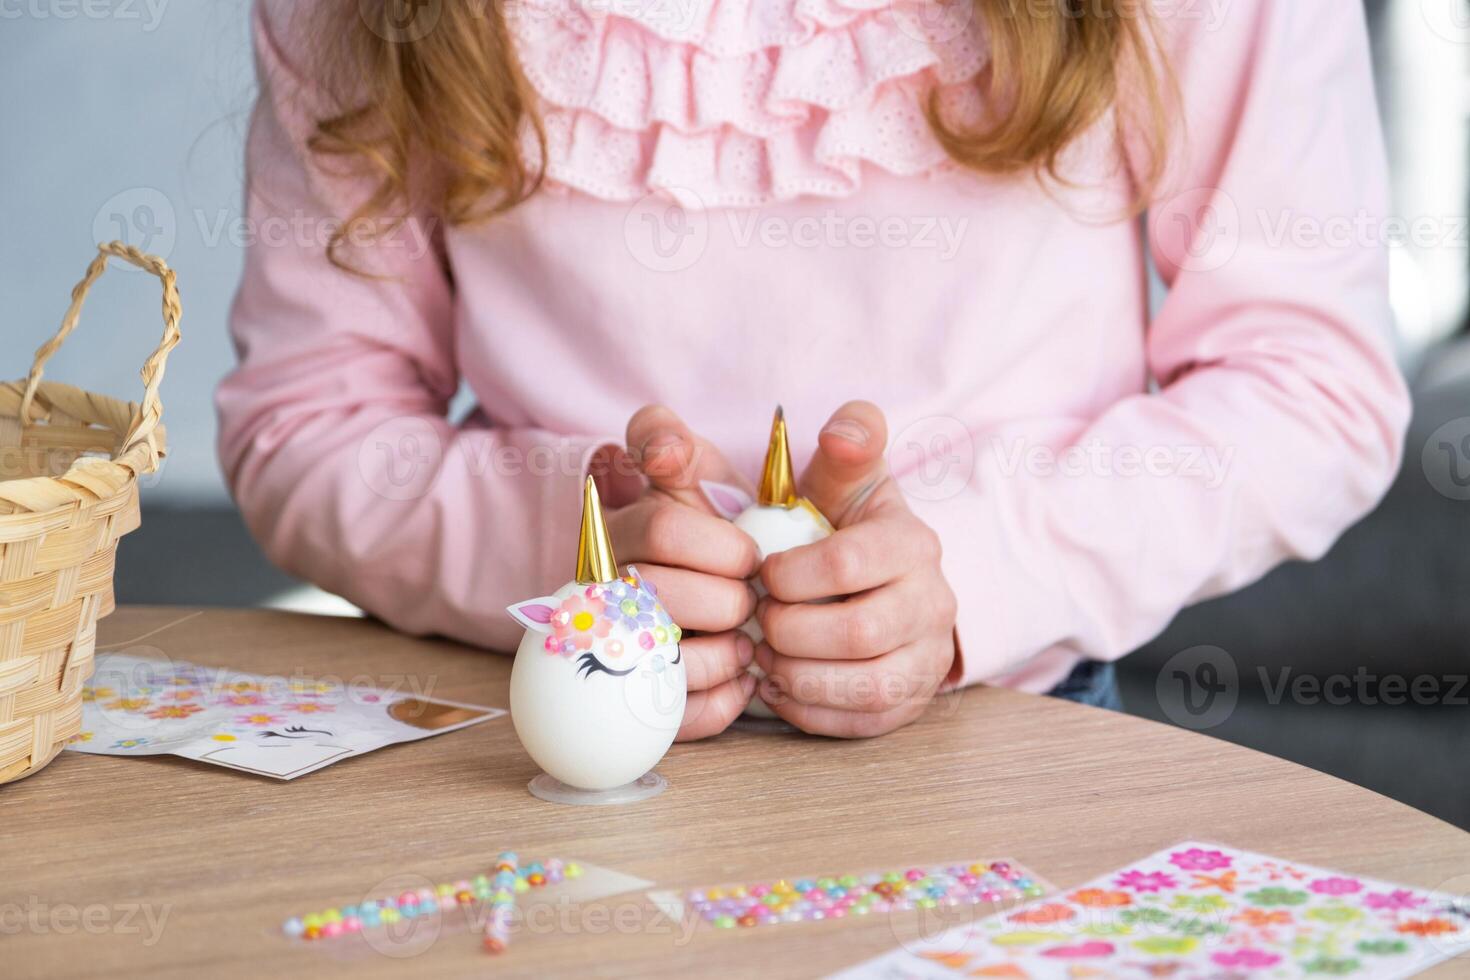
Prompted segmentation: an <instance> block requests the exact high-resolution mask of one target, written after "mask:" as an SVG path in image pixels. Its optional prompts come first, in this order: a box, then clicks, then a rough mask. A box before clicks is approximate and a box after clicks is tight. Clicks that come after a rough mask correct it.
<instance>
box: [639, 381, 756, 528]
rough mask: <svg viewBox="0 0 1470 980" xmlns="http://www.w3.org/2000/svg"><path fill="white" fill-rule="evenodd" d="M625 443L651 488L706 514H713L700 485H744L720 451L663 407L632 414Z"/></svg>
mask: <svg viewBox="0 0 1470 980" xmlns="http://www.w3.org/2000/svg"><path fill="white" fill-rule="evenodd" d="M627 440H628V448H629V451H630V452H632V454H633V455H634V457H635V458H636V459H637V460H638V462H639V465H640V466H641V468H642V470H643V475H644V476H646V477H647V478H648V481H649V482H650V483H651V484H653V486H654V487H656V488H658V489H659V490H662V491H664V492H665V493H667V494H669V495H670V496H672V497H673V498H674V499H675V500H677V501H679V502H680V503H683V504H688V505H689V506H691V507H694V508H697V509H699V510H701V511H704V512H705V513H712V512H713V508H712V507H711V505H710V502H709V500H708V499H707V498H706V497H705V495H704V493H703V492H702V491H701V489H700V486H699V484H700V482H701V481H703V480H712V481H716V482H719V483H727V484H730V485H732V486H735V487H741V488H743V487H744V486H745V485H746V482H745V480H744V478H742V477H741V476H740V474H739V473H737V472H736V471H735V470H734V468H733V467H731V466H730V464H729V463H728V462H727V461H726V460H725V457H724V455H723V454H722V453H720V451H719V450H717V449H715V448H714V446H712V445H710V443H709V442H707V441H706V440H704V439H701V438H700V437H698V436H696V435H695V434H694V433H693V432H692V431H691V430H690V428H689V426H687V425H685V424H684V421H683V420H682V419H681V418H679V416H677V415H675V414H674V413H673V411H671V410H670V409H668V408H665V407H664V406H662V405H646V406H644V407H643V408H640V409H639V410H638V411H637V412H635V413H634V414H633V417H632V418H631V419H629V420H628V432H627Z"/></svg>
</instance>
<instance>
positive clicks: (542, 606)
mask: <svg viewBox="0 0 1470 980" xmlns="http://www.w3.org/2000/svg"><path fill="white" fill-rule="evenodd" d="M558 604H559V600H558V599H557V598H556V596H552V595H544V596H541V597H540V598H539V599H527V600H526V601H525V602H518V603H516V604H515V605H513V606H506V607H505V611H506V612H508V613H510V614H511V616H512V618H514V619H515V621H516V622H518V623H520V624H521V625H522V626H524V627H525V628H526V629H528V630H535V631H536V632H538V633H550V632H551V617H552V614H553V613H555V612H556V607H557V605H558Z"/></svg>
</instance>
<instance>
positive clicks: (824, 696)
mask: <svg viewBox="0 0 1470 980" xmlns="http://www.w3.org/2000/svg"><path fill="white" fill-rule="evenodd" d="M950 649H951V652H950V654H949V655H948V657H946V656H945V655H944V645H943V644H941V643H935V642H924V643H911V644H909V645H908V646H905V647H900V648H899V649H897V650H894V651H892V652H891V653H886V654H884V655H883V656H882V657H879V658H878V659H876V660H866V661H842V660H807V659H803V658H800V657H787V656H784V655H782V654H779V653H777V652H776V651H774V650H772V649H771V646H770V644H768V643H762V644H760V645H759V646H758V647H756V651H755V662H756V665H757V666H759V667H760V669H761V670H763V671H765V673H766V680H765V681H762V682H761V697H762V699H765V698H767V696H768V695H774V696H775V699H777V700H784V701H790V702H793V703H796V704H803V705H809V706H812V707H824V708H833V709H836V710H840V711H853V712H858V713H861V714H887V713H889V712H892V711H894V710H896V709H898V708H900V707H902V706H903V705H904V704H907V703H908V702H911V701H920V702H923V703H927V702H928V701H929V699H930V698H931V697H932V696H933V694H934V692H935V691H937V690H939V686H940V685H941V684H942V683H944V678H945V675H946V674H947V673H948V671H949V667H950V663H951V662H952V661H953V659H954V657H953V652H952V649H953V648H952V647H951V648H950ZM772 707H774V705H773V706H772Z"/></svg>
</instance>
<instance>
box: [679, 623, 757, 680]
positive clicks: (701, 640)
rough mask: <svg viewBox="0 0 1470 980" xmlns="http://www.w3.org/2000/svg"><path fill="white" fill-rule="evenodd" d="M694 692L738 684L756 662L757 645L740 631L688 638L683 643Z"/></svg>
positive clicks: (686, 666)
mask: <svg viewBox="0 0 1470 980" xmlns="http://www.w3.org/2000/svg"><path fill="white" fill-rule="evenodd" d="M679 652H680V653H682V654H683V655H684V673H685V676H686V677H687V678H688V687H689V690H690V692H691V693H692V692H694V691H707V690H709V689H710V688H713V687H719V686H720V685H721V684H724V683H725V682H726V681H730V680H735V679H737V678H739V677H740V676H741V675H742V674H744V673H745V669H746V668H747V667H749V666H750V663H751V661H752V660H753V659H755V644H753V643H751V642H750V637H748V636H746V635H745V634H744V633H742V632H740V631H739V630H726V631H725V632H723V633H716V634H713V635H710V636H692V637H685V638H684V639H683V640H681V641H680V642H679Z"/></svg>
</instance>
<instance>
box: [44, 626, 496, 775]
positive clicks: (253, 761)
mask: <svg viewBox="0 0 1470 980" xmlns="http://www.w3.org/2000/svg"><path fill="white" fill-rule="evenodd" d="M82 702H83V703H82V730H81V734H80V735H78V736H77V740H76V741H75V742H73V743H72V744H71V745H70V746H68V748H69V749H71V750H73V751H77V752H87V753H91V754H94V755H176V756H181V757H183V758H185V759H195V760H197V761H199V762H208V763H210V764H212V765H217V766H225V767H226V768H229V769H238V770H240V771H242V772H249V773H254V774H256V775H260V776H270V777H272V778H275V779H295V778H296V777H298V776H304V775H306V774H307V773H309V772H315V771H316V770H318V769H322V768H324V767H326V766H329V765H331V764H332V763H334V762H338V761H340V760H342V759H346V758H349V757H351V756H354V755H362V754H363V753H365V752H371V751H373V750H374V749H380V748H382V747H383V746H385V745H395V744H397V743H399V742H413V741H417V740H418V739H421V738H428V737H429V736H431V735H442V734H444V733H446V732H452V731H455V730H457V729H460V728H465V727H467V726H469V725H474V724H478V723H479V722H482V721H489V720H490V719H492V718H498V717H500V716H501V715H503V714H505V711H504V709H502V708H487V707H483V706H481V705H473V704H461V703H459V702H456V701H445V700H442V699H439V698H430V697H427V696H423V695H419V694H416V693H413V692H407V691H396V690H390V689H385V688H381V687H370V686H364V685H359V684H356V683H350V684H344V683H342V682H340V681H335V680H319V679H316V678H309V677H272V676H266V675H260V674H247V673H242V672H240V671H236V670H231V669H229V668H221V667H203V666H200V665H198V664H191V663H185V662H182V661H177V660H158V659H153V658H149V657H139V656H134V655H131V654H125V653H113V654H102V655H100V656H98V657H97V664H96V669H95V671H94V672H93V674H92V679H91V680H90V681H89V682H88V683H87V684H86V686H85V687H83V689H82Z"/></svg>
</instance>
